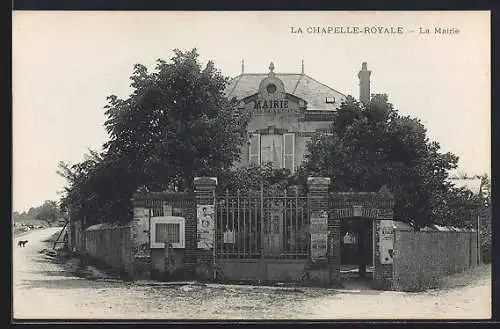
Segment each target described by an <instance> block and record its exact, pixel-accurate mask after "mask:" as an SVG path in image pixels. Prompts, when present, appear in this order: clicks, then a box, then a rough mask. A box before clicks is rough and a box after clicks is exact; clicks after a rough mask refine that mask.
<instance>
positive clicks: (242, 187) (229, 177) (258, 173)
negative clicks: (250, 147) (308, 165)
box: [217, 162, 305, 193]
mask: <svg viewBox="0 0 500 329" xmlns="http://www.w3.org/2000/svg"><path fill="white" fill-rule="evenodd" d="M301 182H302V181H301V177H300V176H299V173H296V174H292V173H291V172H290V170H289V169H274V168H273V165H272V163H271V162H269V163H263V164H261V165H259V166H251V167H242V168H235V169H231V170H227V171H226V172H225V173H224V174H223V175H222V176H221V177H220V178H219V184H218V186H217V189H218V192H219V193H223V192H225V191H230V192H233V193H234V192H235V191H237V190H239V191H259V190H260V189H261V188H264V189H265V190H266V192H270V193H273V192H274V193H283V192H284V191H285V190H286V189H287V188H289V187H290V186H297V185H298V186H299V187H303V186H302V185H303V184H301ZM304 182H305V180H304Z"/></svg>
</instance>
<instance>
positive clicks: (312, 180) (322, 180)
mask: <svg viewBox="0 0 500 329" xmlns="http://www.w3.org/2000/svg"><path fill="white" fill-rule="evenodd" d="M330 181H331V179H330V178H329V177H307V185H330Z"/></svg>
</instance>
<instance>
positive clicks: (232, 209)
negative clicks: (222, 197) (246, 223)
mask: <svg viewBox="0 0 500 329" xmlns="http://www.w3.org/2000/svg"><path fill="white" fill-rule="evenodd" d="M234 201H235V200H234V197H232V198H231V223H232V225H233V232H234V243H233V244H232V246H233V247H232V252H231V258H235V251H234V249H235V246H234V245H235V244H236V227H234Z"/></svg>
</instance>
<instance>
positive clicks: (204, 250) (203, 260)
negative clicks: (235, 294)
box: [194, 177, 217, 280]
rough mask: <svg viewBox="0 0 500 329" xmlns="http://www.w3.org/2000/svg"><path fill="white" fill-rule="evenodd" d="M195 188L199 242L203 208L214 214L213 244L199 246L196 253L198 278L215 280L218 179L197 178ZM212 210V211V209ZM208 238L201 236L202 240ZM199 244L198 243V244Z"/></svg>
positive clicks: (196, 230)
mask: <svg viewBox="0 0 500 329" xmlns="http://www.w3.org/2000/svg"><path fill="white" fill-rule="evenodd" d="M194 187H195V194H196V214H197V215H196V217H197V218H196V229H195V232H197V234H196V236H197V241H198V232H200V228H199V227H198V225H199V223H200V220H201V218H198V216H199V215H200V214H199V212H201V211H202V210H203V208H207V213H212V224H211V225H212V228H211V230H212V231H213V236H212V238H211V240H212V241H213V244H212V245H211V247H205V246H197V253H196V276H197V278H199V279H202V280H214V279H216V273H215V271H216V270H215V248H216V237H215V234H216V214H215V188H216V187H217V178H215V177H196V178H195V179H194ZM210 208H211V209H210ZM204 237H205V238H206V237H207V236H206V235H204V236H201V238H202V239H204ZM197 244H198V242H197Z"/></svg>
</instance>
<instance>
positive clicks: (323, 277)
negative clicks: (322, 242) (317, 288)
mask: <svg viewBox="0 0 500 329" xmlns="http://www.w3.org/2000/svg"><path fill="white" fill-rule="evenodd" d="M329 185H330V178H327V177H308V179H307V186H308V194H307V197H308V200H309V214H310V219H311V223H313V221H321V219H322V218H324V219H325V221H326V222H327V227H326V230H327V232H325V233H326V236H325V239H326V248H325V253H324V258H323V257H320V258H318V259H317V260H316V261H314V259H312V264H311V267H310V272H309V277H310V279H311V281H316V282H318V283H320V284H323V285H325V284H326V285H331V284H333V285H336V283H337V281H339V280H337V279H338V278H339V275H337V274H336V271H339V270H340V269H339V268H338V267H335V262H336V258H335V257H332V252H331V250H332V243H333V242H332V241H333V240H332V223H331V220H330V219H329V217H330V216H328V208H329V206H328V187H329ZM325 217H326V218H325ZM314 231H315V229H314V225H312V226H311V233H312V234H315V233H314ZM312 234H311V235H310V236H311V237H312V236H313V235H312ZM316 234H317V233H316ZM316 237H318V235H316ZM319 237H321V235H319ZM311 243H312V241H311ZM333 250H335V249H333Z"/></svg>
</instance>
